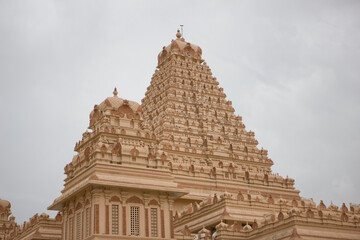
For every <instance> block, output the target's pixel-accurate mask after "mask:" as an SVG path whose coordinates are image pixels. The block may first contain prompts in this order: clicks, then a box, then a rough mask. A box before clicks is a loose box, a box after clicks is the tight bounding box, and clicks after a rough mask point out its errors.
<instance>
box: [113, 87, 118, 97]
mask: <svg viewBox="0 0 360 240" xmlns="http://www.w3.org/2000/svg"><path fill="white" fill-rule="evenodd" d="M113 94H114V97H116V96H117V95H118V91H117V90H116V87H115V88H114V92H113Z"/></svg>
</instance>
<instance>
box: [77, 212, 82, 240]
mask: <svg viewBox="0 0 360 240" xmlns="http://www.w3.org/2000/svg"><path fill="white" fill-rule="evenodd" d="M76 240H81V212H79V213H77V214H76Z"/></svg>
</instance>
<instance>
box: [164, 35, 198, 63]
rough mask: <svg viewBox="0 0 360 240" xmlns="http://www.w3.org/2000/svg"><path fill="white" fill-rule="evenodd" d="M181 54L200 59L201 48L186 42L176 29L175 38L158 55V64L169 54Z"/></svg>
mask: <svg viewBox="0 0 360 240" xmlns="http://www.w3.org/2000/svg"><path fill="white" fill-rule="evenodd" d="M173 54H176V55H182V56H185V57H190V58H194V59H198V60H201V61H202V59H201V55H202V50H201V48H200V47H199V46H197V45H195V44H191V43H189V42H186V41H185V39H184V38H182V37H181V33H180V31H179V30H177V33H176V39H175V40H172V41H171V43H170V44H169V45H168V46H167V47H163V50H162V51H161V52H160V53H159V55H158V65H160V64H162V63H163V62H164V61H165V60H166V59H168V58H169V57H170V56H171V55H173Z"/></svg>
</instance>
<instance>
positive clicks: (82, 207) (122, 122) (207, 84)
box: [0, 32, 360, 240]
mask: <svg viewBox="0 0 360 240" xmlns="http://www.w3.org/2000/svg"><path fill="white" fill-rule="evenodd" d="M117 95H118V93H117V91H116V89H115V90H114V92H113V96H112V97H108V98H106V99H105V100H104V101H103V102H102V103H100V104H99V105H95V107H94V109H93V111H92V112H91V113H90V124H89V131H86V132H85V133H84V134H83V136H82V139H81V140H80V141H79V142H77V143H76V145H75V151H76V152H77V154H76V155H75V156H74V158H73V159H72V161H71V162H70V163H69V164H67V165H66V166H65V174H66V179H65V184H64V186H65V187H64V189H63V190H62V192H61V196H60V197H58V198H57V199H55V201H54V202H53V204H51V206H49V209H50V210H56V211H59V214H58V216H57V217H56V218H55V219H49V218H48V216H46V215H40V216H37V215H36V216H37V217H36V219H37V220H36V221H34V223H31V220H30V223H29V224H28V225H29V226H27V225H26V224H25V225H24V226H23V227H22V228H21V227H19V226H17V227H13V228H12V229H14V230H12V231H9V230H5V231H3V232H0V233H5V232H7V234H5V235H6V236H7V237H5V239H63V240H80V239H133V238H138V239H211V238H215V239H249V240H250V239H279V240H280V239H334V240H335V239H360V206H359V205H355V204H350V205H349V206H348V207H347V206H346V205H345V204H344V205H343V206H341V207H340V208H339V207H337V206H335V205H333V204H331V205H330V206H325V205H324V203H322V202H321V203H320V204H319V205H316V203H315V202H313V201H312V200H309V199H304V198H302V197H301V196H299V191H298V190H296V189H295V188H294V179H291V178H288V177H286V178H284V177H282V176H279V175H278V174H275V173H273V172H272V171H271V166H272V165H273V161H272V160H271V159H270V158H269V157H268V155H267V150H265V149H259V148H258V147H257V145H258V141H257V140H256V139H255V134H254V132H251V131H247V130H246V129H245V125H244V124H243V122H242V117H241V116H236V115H235V114H234V108H233V107H232V103H231V101H228V100H227V99H226V94H225V93H224V90H223V89H222V88H220V87H219V82H218V81H217V79H216V78H215V77H214V76H212V73H211V70H210V68H209V66H208V65H207V64H206V62H205V61H204V60H203V59H202V50H201V48H200V47H199V46H196V45H194V44H190V43H188V42H186V41H185V40H184V39H183V38H182V37H181V34H180V33H179V32H178V33H177V34H176V39H175V40H173V41H172V42H171V43H170V45H169V46H167V47H164V48H163V50H162V51H161V52H160V53H159V55H158V67H157V69H156V70H155V73H154V75H153V77H152V79H151V83H150V86H149V87H148V88H147V91H146V93H145V97H144V99H143V100H142V102H141V104H138V103H136V102H133V101H129V100H125V99H122V98H120V97H118V96H117ZM8 216H9V215H7V216H6V219H7V218H8ZM1 220H2V219H1ZM7 224H8V223H7ZM8 225H9V224H8ZM8 225H6V224H5V226H6V229H8V228H7V226H8ZM30 225H31V228H30ZM35 233H36V234H38V235H36V234H35ZM45 233H46V234H45ZM39 235H41V237H42V238H36V236H39Z"/></svg>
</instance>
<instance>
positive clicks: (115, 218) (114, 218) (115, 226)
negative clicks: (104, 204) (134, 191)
mask: <svg viewBox="0 0 360 240" xmlns="http://www.w3.org/2000/svg"><path fill="white" fill-rule="evenodd" d="M111 222H112V231H111V233H112V234H119V205H112V208H111Z"/></svg>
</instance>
